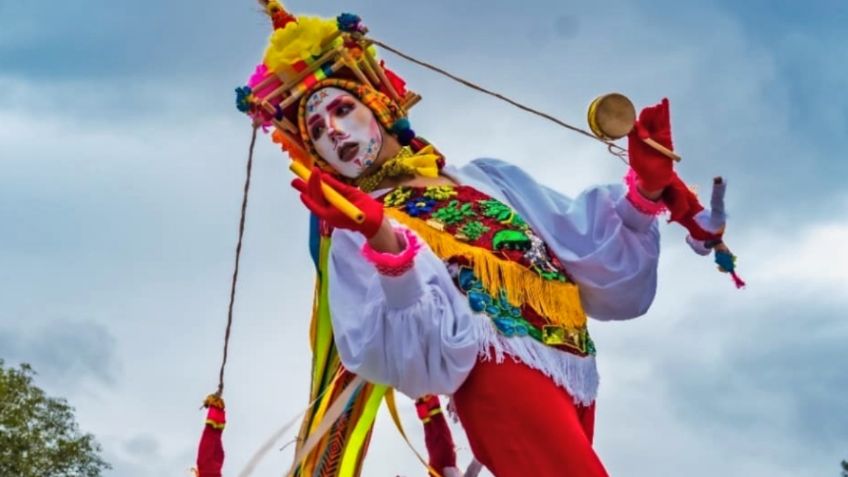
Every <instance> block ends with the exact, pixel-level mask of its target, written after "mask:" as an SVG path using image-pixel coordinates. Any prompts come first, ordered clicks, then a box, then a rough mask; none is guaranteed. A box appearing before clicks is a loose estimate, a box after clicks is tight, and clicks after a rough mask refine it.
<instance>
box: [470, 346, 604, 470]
mask: <svg viewBox="0 0 848 477" xmlns="http://www.w3.org/2000/svg"><path fill="white" fill-rule="evenodd" d="M454 403H455V405H456V413H457V414H458V415H459V420H460V421H461V422H462V426H463V427H464V428H465V432H466V434H467V435H468V441H469V443H470V444H471V450H472V451H473V452H474V456H475V457H476V458H477V460H479V461H480V462H481V463H482V464H483V465H485V466H486V468H488V469H489V470H490V471H491V472H492V473H493V474H494V475H495V476H496V477H528V476H533V477H606V476H607V472H606V470H604V466H603V464H601V461H600V459H598V456H597V455H596V454H595V451H594V450H593V449H592V436H593V433H594V427H595V405H594V404H592V405H591V406H589V407H583V406H579V405H575V404H574V401H573V400H572V398H571V396H570V395H569V394H568V392H566V391H565V390H564V389H562V388H561V387H559V386H557V385H556V384H555V383H554V382H553V381H552V380H551V379H550V378H548V377H546V376H545V375H544V374H542V373H540V372H539V371H536V370H534V369H532V368H529V367H527V366H526V365H524V364H522V363H518V362H516V361H514V360H512V359H511V358H509V357H506V359H504V362H503V363H500V364H498V363H495V362H494V361H478V362H477V365H476V366H475V367H474V369H473V370H472V371H471V374H470V375H469V376H468V379H467V380H466V381H465V383H463V385H462V387H460V388H459V390H458V391H457V392H456V393H455V394H454Z"/></svg>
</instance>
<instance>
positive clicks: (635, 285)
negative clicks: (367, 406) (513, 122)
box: [239, 1, 724, 477]
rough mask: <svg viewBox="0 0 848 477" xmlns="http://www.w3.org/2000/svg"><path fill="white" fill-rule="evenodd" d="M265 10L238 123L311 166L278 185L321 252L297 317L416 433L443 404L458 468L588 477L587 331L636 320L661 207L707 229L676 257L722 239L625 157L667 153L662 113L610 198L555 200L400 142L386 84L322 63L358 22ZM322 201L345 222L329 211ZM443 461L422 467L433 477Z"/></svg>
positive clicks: (649, 159)
mask: <svg viewBox="0 0 848 477" xmlns="http://www.w3.org/2000/svg"><path fill="white" fill-rule="evenodd" d="M264 3H266V8H267V9H268V12H269V14H270V15H271V17H272V18H273V19H274V23H275V27H276V28H277V30H276V32H275V34H274V36H272V39H271V45H270V47H269V49H268V52H267V53H266V57H265V61H264V64H263V65H261V66H260V67H259V69H258V70H257V73H256V74H255V75H254V77H253V78H252V79H251V80H250V82H249V87H248V88H243V89H240V90H239V93H240V94H239V105H240V109H242V110H243V111H245V112H247V113H249V114H251V116H253V118H254V119H255V121H257V122H258V123H263V124H266V125H271V124H273V125H275V127H276V131H275V138H276V140H277V141H278V142H280V143H282V144H283V146H284V148H285V149H286V150H287V151H288V152H289V153H290V154H291V155H292V156H294V158H295V159H297V160H299V161H302V162H304V163H307V164H312V165H314V167H313V169H312V171H311V176H310V177H309V179H308V181H304V180H302V179H296V180H294V182H293V183H292V186H293V187H294V188H295V189H297V191H298V192H299V193H300V199H301V200H302V202H303V203H304V204H305V206H306V207H307V208H308V209H309V210H310V211H311V212H312V214H314V216H315V217H317V218H318V219H320V223H319V224H318V229H320V231H321V232H322V233H323V236H324V237H325V239H326V240H325V241H324V242H322V247H323V253H324V259H325V260H326V267H325V268H323V269H322V268H321V267H319V272H320V273H319V279H320V280H321V283H322V288H321V289H320V290H319V291H318V294H317V297H318V299H319V302H320V301H322V300H323V304H322V303H319V304H318V305H316V310H319V312H317V313H318V314H319V315H320V314H321V313H322V312H321V311H320V310H324V311H326V313H327V314H328V315H329V319H330V320H331V323H332V337H333V340H334V343H335V350H336V352H337V353H338V358H339V359H340V361H341V364H342V365H343V367H344V368H345V369H346V370H347V371H349V372H351V373H355V374H357V375H359V376H362V377H364V378H365V379H366V380H367V381H369V382H372V383H379V384H384V385H389V386H391V387H393V388H396V389H398V390H399V391H401V392H402V393H404V394H406V395H407V396H409V397H411V398H413V399H418V398H423V399H420V400H419V414H421V416H422V419H425V418H426V417H427V415H428V414H427V413H428V412H430V411H429V410H431V409H434V407H433V406H432V403H433V401H432V399H431V398H429V397H427V396H429V395H448V396H452V397H453V403H454V406H455V409H456V414H457V415H458V417H459V420H460V421H461V423H462V427H463V428H464V429H465V432H466V434H467V436H468V440H469V442H470V445H471V449H472V451H473V453H474V456H475V457H476V458H477V459H478V460H479V461H480V462H481V463H482V464H483V465H485V466H486V467H487V468H488V469H489V470H490V471H491V472H492V473H493V474H494V475H496V476H498V477H513V476H516V477H517V476H527V475H533V476H543V477H544V476H563V475H568V476H572V477H578V476H586V477H589V476H593V477H594V476H604V475H607V474H606V471H605V470H604V467H603V465H602V463H601V461H600V459H599V458H598V456H597V454H596V453H595V452H594V450H593V448H592V440H593V434H594V416H595V398H596V396H597V391H598V372H597V368H596V362H595V357H596V349H595V346H594V344H593V342H592V339H591V337H590V335H589V330H588V327H587V316H590V317H592V318H594V319H597V320H606V321H609V320H627V319H632V318H636V317H638V316H641V315H643V314H644V313H645V312H646V311H647V310H648V308H649V306H650V305H651V302H652V300H653V298H654V294H655V290H656V284H657V260H658V256H659V227H658V224H657V215H658V214H660V213H661V212H662V211H664V210H665V209H666V204H668V205H669V207H670V208H672V209H673V211H676V213H677V214H678V216H677V218H676V219H677V220H679V221H681V220H680V219H681V217H685V220H687V221H689V222H697V223H698V224H700V225H699V226H700V227H701V228H702V229H703V230H705V231H706V233H707V235H704V236H700V237H697V240H695V239H693V240H695V241H698V240H700V242H698V243H699V244H700V245H701V246H703V242H704V241H705V240H709V239H710V238H711V237H713V235H710V234H719V233H720V231H721V229H722V228H723V226H724V221H723V215H721V216H716V215H715V214H712V215H710V214H708V213H707V215H704V213H705V212H707V211H703V210H702V208H700V207H699V206H696V205H697V200H695V201H694V203H693V202H692V197H694V196H691V192H689V191H688V189H686V188H685V187H684V185H683V184H682V182H681V181H680V180H679V178H677V176H676V174H675V172H674V170H673V162H672V161H671V160H669V159H668V158H667V157H665V156H664V155H662V154H661V153H659V152H657V151H656V150H655V149H653V148H651V147H647V146H645V145H644V143H643V141H642V139H644V138H645V137H650V138H652V139H654V140H655V141H657V142H658V143H660V144H662V145H663V146H665V147H666V148H668V149H673V147H672V140H671V125H670V119H669V102H668V100H665V99H664V100H663V101H662V102H660V103H659V104H658V105H656V106H653V107H648V108H645V109H644V110H643V111H642V112H641V114H640V115H639V119H638V124H637V127H636V128H635V129H634V131H633V132H632V133H631V135H630V137H629V163H630V167H631V170H630V171H629V172H628V173H627V179H626V181H625V185H605V186H595V187H590V188H588V189H587V190H586V191H584V192H583V193H582V194H580V195H579V196H577V197H576V198H569V197H567V196H566V195H564V194H562V193H560V192H558V191H556V190H553V189H551V188H549V187H547V186H544V185H542V184H540V183H539V182H537V181H536V180H535V179H534V178H532V177H531V176H530V175H528V174H527V173H526V172H524V171H523V170H522V169H521V168H519V167H517V166H515V165H512V164H509V163H507V162H504V161H501V160H497V159H476V160H473V161H471V162H470V163H468V164H467V165H465V166H463V167H455V166H453V165H452V164H450V162H449V161H448V160H447V158H445V157H443V156H442V155H441V154H440V153H439V151H438V150H437V149H436V148H435V147H434V146H433V145H430V144H429V143H427V142H426V141H425V140H423V139H421V138H420V137H418V136H417V135H416V134H415V133H414V132H413V131H412V129H411V125H410V122H409V120H408V118H407V117H406V109H408V105H405V103H408V102H409V101H408V100H409V99H410V98H411V97H414V95H411V93H410V92H408V91H406V89H405V84H404V83H403V81H402V80H401V79H400V78H399V77H397V75H395V74H394V73H392V72H391V71H389V70H387V69H385V65H384V64H379V65H377V64H373V63H369V62H368V59H369V58H368V55H372V54H373V52H369V51H368V48H367V47H366V48H362V44H357V43H356V42H352V41H350V37H344V38H345V39H344V40H341V42H337V43H336V44H335V46H333V41H335V40H333V35H334V34H335V32H336V30H337V29H341V31H342V32H345V33H353V38H354V39H355V38H357V35H356V34H357V33H363V32H364V27H362V25H361V22H360V21H359V19H358V17H355V16H352V15H350V16H345V15H342V16H340V17H339V18H338V19H337V20H336V21H328V20H322V19H314V18H309V17H301V18H294V17H293V16H291V15H290V14H289V13H287V12H285V10H283V9H282V7H281V6H280V5H279V4H277V3H276V2H273V1H272V2H264ZM327 38H330V40H327ZM337 38H338V37H337ZM330 48H338V49H340V51H341V50H346V51H345V52H344V53H343V55H342V57H346V58H347V60H348V61H347V62H345V63H344V67H342V68H333V67H332V66H333V64H331V63H333V62H332V61H327V62H326V63H327V64H330V67H329V68H328V67H326V66H324V67H321V68H318V69H315V71H317V72H318V73H313V74H310V75H308V76H307V75H305V74H304V73H303V72H304V71H307V70H308V68H307V67H308V66H309V65H308V64H307V65H306V66H302V67H301V68H300V69H299V70H298V67H296V66H294V67H293V70H291V71H289V73H288V75H289V76H288V78H289V79H290V78H292V77H294V78H295V80H291V81H288V84H287V78H286V77H285V75H281V74H280V71H282V70H284V69H285V68H288V67H290V66H291V65H295V64H296V63H297V62H298V61H303V58H308V59H311V60H316V58H319V60H316V61H318V62H322V61H321V60H320V58H321V57H322V55H323V54H324V53H325V52H326V51H328V50H329V49H330ZM372 48H373V47H372ZM345 55H347V56H345ZM351 58H352V60H351ZM275 62H276V63H275ZM307 63H308V62H307ZM339 64H341V63H339ZM352 65H353V66H354V68H351V66H352ZM356 65H361V66H362V69H363V71H364V72H362V71H354V70H355V69H356V68H355V66H356ZM375 67H380V70H377V69H376V68H375ZM368 68H371V69H370V70H369V69H368ZM272 72H273V73H274V74H272ZM275 75H276V76H275ZM298 75H299V76H301V77H302V78H300V80H297V76H298ZM375 83H377V84H375ZM275 95H278V96H277V97H275ZM269 98H270V99H269ZM405 100H406V101H405ZM268 104H271V105H272V107H270V108H269V107H268ZM563 173H567V172H563ZM325 185H326V186H330V187H331V188H332V189H334V190H335V191H336V192H338V193H339V194H341V195H342V196H343V197H345V198H346V199H347V200H348V201H349V202H350V203H352V204H353V205H354V206H356V207H357V208H358V209H359V210H360V211H361V212H362V213H363V214H364V220H362V221H361V222H358V221H356V220H353V219H352V218H350V217H349V216H348V215H346V214H345V213H343V212H342V211H341V210H339V209H338V208H337V207H335V206H334V205H332V204H331V202H330V201H329V200H328V198H327V194H326V192H325V189H324V186H325ZM671 190H673V193H669V192H668V191H671ZM686 201H689V202H686ZM687 204H688V205H687ZM689 205H691V207H690V206H689ZM681 214H682V215H681ZM696 217H697V219H696ZM705 217H708V218H714V219H715V220H714V221H713V222H709V221H707V220H705ZM317 254H319V252H317V251H316V255H317ZM322 306H324V307H325V308H321V307H322ZM317 326H319V325H313V334H314V333H315V331H314V329H317V328H316V327H317ZM322 359H323V358H322ZM323 375H324V377H319V378H317V379H319V380H322V382H323V383H325V384H326V383H327V382H328V378H327V377H326V376H327V372H326V371H324V372H323ZM317 390H318V387H316V385H313V395H314V396H315V395H317V392H318V391H317ZM422 403H430V404H422ZM428 406H429V407H428ZM435 406H436V407H438V401H436V404H435ZM422 409H423V410H424V411H422ZM433 414H434V415H435V414H437V412H434V413H433ZM313 419H314V416H313ZM425 422H427V420H426V419H425ZM444 427H445V428H446V426H444ZM314 428H315V425H314V422H311V423H305V424H304V430H305V431H304V432H308V430H309V429H314ZM343 434H344V433H343ZM344 435H347V436H349V435H350V433H349V432H348V433H346V434H344ZM366 440H367V439H366ZM452 452H453V450H452V449H451V450H450V455H449V456H448V457H445V458H442V459H441V460H440V461H439V462H436V463H434V462H433V461H432V460H431V465H435V466H436V467H437V468H436V470H437V471H438V472H440V473H441V472H445V468H449V467H453V466H454V465H455V463H454V462H453V460H455V457H454V456H453V454H452ZM319 461H321V462H324V464H323V465H326V462H325V461H326V459H323V460H322V459H313V463H312V464H310V465H311V467H309V470H304V469H303V468H302V469H301V475H330V474H322V473H320V471H319V470H315V469H318V468H319V467H320V465H322V464H320V462H319ZM448 471H450V469H448Z"/></svg>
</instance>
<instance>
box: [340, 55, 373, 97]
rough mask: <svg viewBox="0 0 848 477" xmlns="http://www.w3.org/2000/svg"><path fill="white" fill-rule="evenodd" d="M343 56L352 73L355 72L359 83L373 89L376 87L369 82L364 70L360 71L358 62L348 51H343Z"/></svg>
mask: <svg viewBox="0 0 848 477" xmlns="http://www.w3.org/2000/svg"><path fill="white" fill-rule="evenodd" d="M341 55H342V59H344V62H345V64H347V67H348V68H349V69H350V70H351V71H353V74H355V75H356V77H357V78H358V79H359V81H360V82H362V84H365V85H368V86H370V87H372V88H373V87H374V85H372V84H371V81H369V80H368V77H367V76H365V74H363V73H362V70H361V69H359V65H357V64H356V60H354V59H353V57H352V56H350V53H348V52H347V50H344V49H343V50H342V51H341Z"/></svg>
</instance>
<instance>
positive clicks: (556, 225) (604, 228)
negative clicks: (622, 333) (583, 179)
mask: <svg viewBox="0 0 848 477" xmlns="http://www.w3.org/2000/svg"><path fill="white" fill-rule="evenodd" d="M472 165H473V166H474V167H477V168H479V169H480V170H481V172H483V173H484V174H485V175H486V176H488V177H489V178H490V179H491V180H492V181H493V182H494V183H495V184H496V185H497V186H498V188H499V189H500V191H501V192H502V193H503V194H504V196H505V197H506V199H507V200H508V201H509V203H510V204H511V205H512V206H513V207H514V208H515V209H516V211H517V212H518V213H519V215H521V216H522V217H523V218H524V219H525V220H526V221H527V222H528V223H529V224H530V225H531V227H533V230H534V231H536V233H537V234H539V235H540V236H541V237H542V239H543V240H544V241H545V242H546V243H547V244H548V246H549V247H550V248H551V251H552V252H553V253H554V254H555V255H556V256H557V257H558V258H559V259H560V260H561V261H562V262H563V265H564V266H565V268H566V270H567V271H568V273H569V274H570V275H571V276H572V277H573V278H574V280H575V281H576V282H577V285H578V287H579V289H580V297H581V300H582V302H583V307H584V309H585V310H586V313H587V314H588V315H589V316H591V317H592V318H595V319H598V320H626V319H630V318H635V317H637V316H640V315H642V314H644V313H645V312H646V311H647V310H648V307H649V306H650V305H651V302H652V301H653V299H654V295H655V293H656V287H657V262H658V258H659V227H658V225H657V219H656V217H655V216H653V215H649V214H645V213H642V212H640V211H639V210H637V209H636V208H634V207H633V205H632V204H631V203H630V201H629V200H628V199H627V198H626V190H625V187H624V186H623V185H607V186H599V187H592V188H590V189H588V190H586V191H584V192H583V193H582V194H580V195H579V196H578V197H577V198H575V199H571V198H568V197H566V196H564V195H562V194H560V193H559V192H557V191H555V190H552V189H550V188H549V187H546V186H543V185H541V184H539V183H538V182H536V181H535V180H534V179H533V178H531V177H530V176H529V175H528V174H527V173H526V172H524V171H523V170H521V169H520V168H518V167H517V166H513V165H510V164H507V163H505V162H502V161H496V160H491V159H485V160H477V161H474V162H473V163H472ZM478 175H479V174H478Z"/></svg>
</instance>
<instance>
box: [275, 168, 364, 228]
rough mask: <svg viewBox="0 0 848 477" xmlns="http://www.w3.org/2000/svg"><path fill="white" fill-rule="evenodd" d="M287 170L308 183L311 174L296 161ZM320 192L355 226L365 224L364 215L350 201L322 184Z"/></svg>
mask: <svg viewBox="0 0 848 477" xmlns="http://www.w3.org/2000/svg"><path fill="white" fill-rule="evenodd" d="M289 169H290V170H291V171H292V172H294V173H295V174H296V175H297V176H298V177H300V178H301V179H303V180H304V181H309V177H310V176H311V175H312V172H311V171H310V170H309V169H307V168H306V166H304V165H303V164H301V163H299V162H297V161H292V162H291V164H290V165H289ZM321 191H322V192H324V197H325V198H326V199H327V202H329V203H330V204H332V205H333V207H335V208H337V209H339V211H340V212H341V213H343V214H345V215H346V216H347V217H349V218H350V219H351V220H353V221H354V222H356V223H357V224H361V223H362V222H365V214H363V213H362V211H361V210H359V208H358V207H356V206H355V205H353V204H351V203H350V201H349V200H347V199H346V198H345V197H344V196H343V195H341V194H339V193H338V192H336V190H335V189H333V188H332V187H330V186H328V185H327V184H324V183H323V182H322V183H321Z"/></svg>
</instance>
